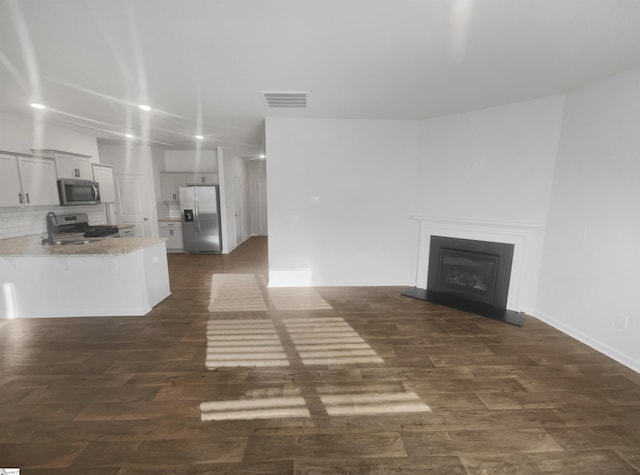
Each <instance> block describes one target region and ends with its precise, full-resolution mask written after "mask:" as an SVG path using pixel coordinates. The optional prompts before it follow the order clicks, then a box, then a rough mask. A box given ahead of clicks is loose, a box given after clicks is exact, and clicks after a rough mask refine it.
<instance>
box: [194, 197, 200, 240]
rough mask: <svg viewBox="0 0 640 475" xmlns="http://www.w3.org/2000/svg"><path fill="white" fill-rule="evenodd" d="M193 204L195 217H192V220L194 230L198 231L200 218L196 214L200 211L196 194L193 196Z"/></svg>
mask: <svg viewBox="0 0 640 475" xmlns="http://www.w3.org/2000/svg"><path fill="white" fill-rule="evenodd" d="M193 205H194V208H195V213H194V215H195V216H194V217H195V219H194V221H195V222H196V232H197V233H199V232H200V220H199V218H198V215H199V213H200V211H199V210H198V197H197V196H196V197H194V200H193Z"/></svg>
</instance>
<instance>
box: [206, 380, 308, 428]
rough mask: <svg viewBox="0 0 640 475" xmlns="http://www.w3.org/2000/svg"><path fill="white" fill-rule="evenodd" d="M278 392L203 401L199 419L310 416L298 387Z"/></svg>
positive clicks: (225, 419) (220, 419) (218, 419)
mask: <svg viewBox="0 0 640 475" xmlns="http://www.w3.org/2000/svg"><path fill="white" fill-rule="evenodd" d="M279 392H280V394H278V395H275V396H274V395H273V394H269V395H249V397H247V398H246V399H235V400H224V401H208V402H203V403H201V404H200V419H201V420H202V421H228V420H252V419H281V418H287V417H304V418H308V417H311V414H310V413H309V409H307V405H306V402H305V400H304V398H303V397H302V396H301V395H300V390H299V389H297V388H295V389H293V390H287V389H285V390H284V391H279Z"/></svg>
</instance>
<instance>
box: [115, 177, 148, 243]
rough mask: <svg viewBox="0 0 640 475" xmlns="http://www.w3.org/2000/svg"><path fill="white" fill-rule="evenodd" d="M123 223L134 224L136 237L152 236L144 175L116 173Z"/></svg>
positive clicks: (117, 193) (119, 211)
mask: <svg viewBox="0 0 640 475" xmlns="http://www.w3.org/2000/svg"><path fill="white" fill-rule="evenodd" d="M114 180H115V185H116V195H117V196H116V198H117V206H118V213H119V214H120V221H121V224H133V226H134V228H133V235H134V236H135V237H151V229H150V226H149V205H148V203H147V197H146V195H145V193H144V190H146V186H147V185H146V182H145V179H144V176H143V175H114Z"/></svg>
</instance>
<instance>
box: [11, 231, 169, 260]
mask: <svg viewBox="0 0 640 475" xmlns="http://www.w3.org/2000/svg"><path fill="white" fill-rule="evenodd" d="M166 240H167V239H166V238H135V237H127V238H83V237H82V235H78V236H77V237H71V236H65V240H64V241H62V242H66V243H67V244H54V245H51V246H50V245H48V244H46V245H43V244H42V242H41V241H42V240H41V235H40V234H36V235H31V236H22V237H17V238H11V239H0V257H46V256H85V257H98V256H116V255H121V254H128V253H130V252H133V251H137V250H138V249H143V248H145V247H150V246H153V245H155V244H159V243H161V242H165V241H166ZM58 242H60V241H58ZM71 243H77V244H71Z"/></svg>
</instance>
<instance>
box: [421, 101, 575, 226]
mask: <svg viewBox="0 0 640 475" xmlns="http://www.w3.org/2000/svg"><path fill="white" fill-rule="evenodd" d="M563 104H564V97H563V96H554V97H549V98H545V99H539V100H535V101H527V102H520V103H517V104H511V105H507V106H504V107H494V108H490V109H484V110H480V111H473V112H468V113H465V114H456V115H452V116H448V117H442V118H437V119H433V120H428V121H425V122H424V129H423V130H424V133H423V141H424V152H423V154H422V158H421V160H420V161H419V162H418V164H417V174H418V176H419V177H420V182H419V187H418V194H417V199H416V207H417V211H419V213H418V214H421V215H428V216H440V217H447V218H472V219H486V220H495V221H515V222H526V223H535V224H541V223H544V222H545V220H546V218H547V210H548V208H549V199H550V196H551V184H552V182H553V170H554V166H555V160H556V152H557V147H558V141H559V139H560V129H561V122H562V113H563Z"/></svg>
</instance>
